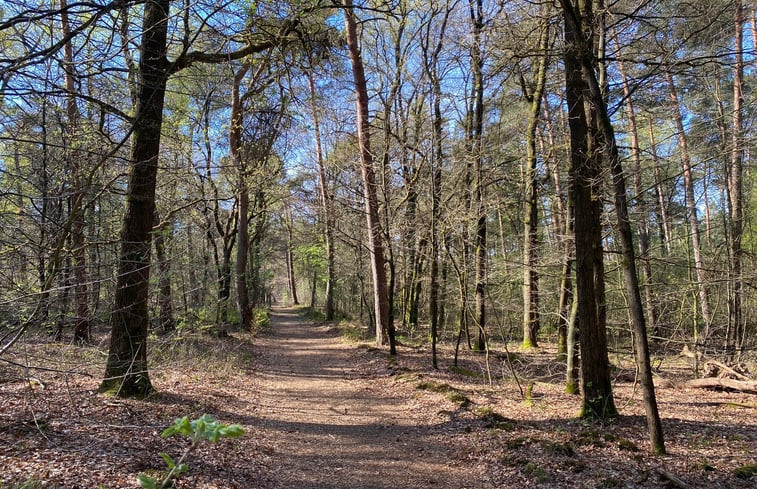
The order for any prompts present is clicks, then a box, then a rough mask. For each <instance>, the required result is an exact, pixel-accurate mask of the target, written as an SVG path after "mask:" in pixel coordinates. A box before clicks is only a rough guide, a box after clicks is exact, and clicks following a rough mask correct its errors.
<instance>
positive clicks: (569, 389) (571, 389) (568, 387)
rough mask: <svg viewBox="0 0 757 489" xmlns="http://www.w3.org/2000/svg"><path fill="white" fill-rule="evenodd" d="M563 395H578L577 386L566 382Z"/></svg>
mask: <svg viewBox="0 0 757 489" xmlns="http://www.w3.org/2000/svg"><path fill="white" fill-rule="evenodd" d="M565 393H566V394H571V395H573V394H578V384H576V383H575V382H567V383H566V384H565Z"/></svg>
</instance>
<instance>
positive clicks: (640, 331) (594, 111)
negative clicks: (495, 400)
mask: <svg viewBox="0 0 757 489" xmlns="http://www.w3.org/2000/svg"><path fill="white" fill-rule="evenodd" d="M561 1H562V2H563V5H565V2H567V0H561ZM582 13H584V12H582ZM586 13H590V10H587V12H586ZM584 18H589V19H591V17H589V16H586V17H584ZM565 22H566V29H572V30H574V32H575V34H579V35H580V34H581V33H582V31H583V32H586V31H585V30H583V29H581V27H580V24H579V17H578V15H576V12H575V11H573V12H568V11H567V9H566V16H565ZM566 37H567V36H566ZM584 39H585V38H584ZM584 39H581V38H580V37H578V36H576V37H574V42H573V44H572V46H569V47H568V49H571V48H572V49H575V50H576V51H577V52H576V58H577V61H579V62H580V64H581V66H580V70H581V75H582V78H583V82H584V84H585V88H586V90H585V91H584V92H583V96H584V101H585V102H589V105H588V107H590V111H591V113H590V115H591V117H593V118H595V121H594V124H596V128H597V133H596V135H597V138H596V140H597V142H598V143H599V144H598V145H597V147H596V151H602V152H603V153H604V155H605V157H606V158H607V159H608V160H609V165H610V172H611V174H612V181H613V185H614V187H615V212H616V214H617V221H618V222H617V225H618V231H619V234H620V238H621V247H622V253H623V261H622V267H623V276H624V279H625V284H626V293H627V295H628V302H629V307H630V310H631V318H632V322H633V329H634V347H635V351H636V366H637V368H638V370H639V379H640V382H641V386H642V394H643V397H644V409H645V411H646V415H647V426H648V429H649V437H650V441H651V444H652V451H653V452H654V453H656V454H664V453H665V443H664V439H663V434H662V424H661V422H660V415H659V412H658V409H657V399H656V396H655V391H654V383H653V381H652V367H651V364H650V360H649V346H648V344H647V331H646V324H645V321H644V309H643V305H642V301H641V293H640V290H639V281H638V277H637V275H636V257H635V254H634V245H633V234H632V231H631V222H630V218H629V215H628V203H627V198H626V184H625V176H624V174H623V168H622V166H621V162H620V157H619V154H618V147H617V144H616V142H615V132H614V129H613V126H612V122H611V120H610V115H609V114H608V112H607V105H606V102H605V99H604V95H603V91H602V87H601V85H600V83H599V82H598V81H597V79H596V73H595V69H596V65H595V63H596V61H595V59H596V58H595V57H594V56H593V54H592V52H591V50H590V48H589V47H588V46H590V45H588V43H587V42H586V41H585V40H584ZM576 41H577V42H576ZM566 58H567V57H566ZM566 69H570V67H569V66H568V64H567V60H566ZM600 195H601V194H600ZM578 215H579V212H578V209H576V221H578ZM576 228H578V226H576ZM576 234H578V229H576ZM579 266H580V264H579ZM580 296H581V293H580V289H579V303H580V301H581V297H580ZM579 307H580V306H579ZM580 314H581V311H580V310H579V315H580ZM581 336H582V337H583V336H584V330H583V328H582V329H581ZM587 353H588V352H587V351H586V349H585V348H584V344H583V342H582V345H581V355H582V358H583V357H584V356H586V355H587ZM606 355H607V354H606V350H605V355H604V358H605V359H606ZM582 366H583V367H584V370H585V369H586V363H585V362H584V363H583V364H582ZM607 373H608V374H609V372H607ZM585 385H586V384H584V386H585ZM584 388H586V387H584ZM590 404H591V402H590ZM584 406H586V402H585V403H584ZM591 409H596V406H592V407H591ZM612 409H613V410H614V409H615V408H614V406H613V407H612ZM595 412H596V411H595ZM609 414H613V415H614V414H616V413H609ZM601 417H602V418H604V417H605V416H601Z"/></svg>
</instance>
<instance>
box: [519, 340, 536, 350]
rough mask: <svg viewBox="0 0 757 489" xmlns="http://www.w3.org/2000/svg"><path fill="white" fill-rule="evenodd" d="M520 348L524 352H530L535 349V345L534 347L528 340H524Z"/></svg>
mask: <svg viewBox="0 0 757 489" xmlns="http://www.w3.org/2000/svg"><path fill="white" fill-rule="evenodd" d="M520 347H521V348H523V349H524V350H531V349H533V348H536V345H534V344H533V343H532V342H531V340H530V339H529V338H524V339H523V343H522V344H521V345H520Z"/></svg>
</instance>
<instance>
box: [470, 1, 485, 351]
mask: <svg viewBox="0 0 757 489" xmlns="http://www.w3.org/2000/svg"><path fill="white" fill-rule="evenodd" d="M469 1H470V20H471V25H472V27H473V45H472V47H471V69H472V70H473V96H474V101H473V118H472V120H471V122H472V124H471V127H470V134H469V138H470V149H471V155H470V156H471V157H472V158H473V173H474V176H475V187H474V189H473V198H474V205H475V207H476V219H475V221H474V222H475V223H476V240H475V248H476V288H475V298H476V326H477V329H476V342H475V344H474V349H475V350H477V351H484V350H486V265H487V262H486V255H487V248H486V206H485V202H484V168H483V165H484V155H483V147H482V144H483V132H484V67H483V58H482V53H481V44H482V42H483V40H482V30H483V27H484V13H483V1H482V0H469Z"/></svg>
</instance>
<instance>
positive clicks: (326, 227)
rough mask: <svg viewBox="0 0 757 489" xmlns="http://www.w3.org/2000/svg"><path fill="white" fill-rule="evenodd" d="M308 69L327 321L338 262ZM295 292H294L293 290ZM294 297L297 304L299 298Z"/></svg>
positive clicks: (319, 129) (319, 130)
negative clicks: (323, 255)
mask: <svg viewBox="0 0 757 489" xmlns="http://www.w3.org/2000/svg"><path fill="white" fill-rule="evenodd" d="M306 71H307V76H308V87H309V89H310V103H311V108H312V111H313V138H314V139H315V156H316V161H317V163H318V183H319V186H320V189H321V208H322V212H323V238H324V241H325V242H326V297H325V302H326V305H325V311H324V312H325V315H326V321H333V320H334V315H335V310H334V290H335V287H334V286H335V285H336V263H335V253H334V217H333V214H334V211H333V210H332V201H331V194H330V193H329V182H328V178H327V173H326V162H325V161H324V159H323V148H322V146H321V126H320V117H319V115H318V106H317V104H316V92H315V80H314V79H313V67H312V63H311V66H310V68H309V69H308V70H306ZM292 294H294V292H292ZM292 297H293V298H294V301H295V304H297V299H296V298H295V296H294V295H293V296H292Z"/></svg>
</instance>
